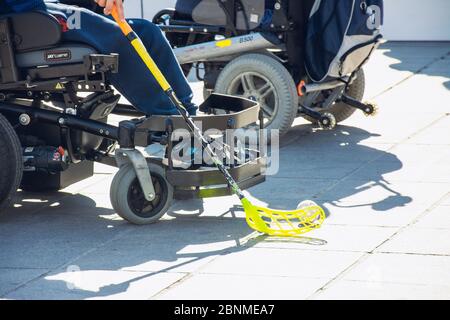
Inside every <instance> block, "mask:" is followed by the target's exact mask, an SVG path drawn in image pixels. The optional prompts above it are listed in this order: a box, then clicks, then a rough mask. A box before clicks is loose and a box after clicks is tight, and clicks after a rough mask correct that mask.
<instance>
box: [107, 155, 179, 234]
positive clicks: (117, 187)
mask: <svg viewBox="0 0 450 320" xmlns="http://www.w3.org/2000/svg"><path fill="white" fill-rule="evenodd" d="M149 169H150V175H151V177H152V182H153V186H154V188H155V195H156V197H155V199H154V200H153V201H147V200H146V199H145V197H144V193H143V192H142V188H141V185H140V183H139V180H138V178H137V176H136V172H135V170H134V168H133V165H131V164H127V165H125V166H123V167H122V168H121V169H120V170H119V172H118V173H117V174H116V176H115V177H114V179H113V182H112V184H111V189H110V198H111V204H112V206H113V208H114V209H115V210H116V212H117V214H118V215H119V216H121V217H122V218H123V219H125V220H127V221H128V222H131V223H133V224H137V225H146V224H152V223H155V222H157V221H158V220H159V219H160V218H162V216H164V214H166V212H167V211H168V210H169V208H170V206H171V204H172V201H173V186H172V185H171V184H170V183H169V182H168V181H167V179H166V175H165V170H164V168H163V167H161V166H160V165H157V164H154V163H149Z"/></svg>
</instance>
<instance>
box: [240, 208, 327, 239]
mask: <svg viewBox="0 0 450 320" xmlns="http://www.w3.org/2000/svg"><path fill="white" fill-rule="evenodd" d="M242 205H243V207H244V210H245V213H246V217H247V223H248V225H249V226H250V227H251V228H252V229H254V230H256V231H258V232H262V233H265V234H268V235H271V236H281V237H293V236H298V235H301V234H305V233H307V232H310V231H312V230H315V229H318V228H320V227H321V226H322V224H323V222H324V221H325V218H326V216H325V212H324V211H323V209H322V208H321V207H320V206H319V205H317V204H315V203H314V202H312V201H311V202H310V204H309V205H308V206H305V207H302V208H300V209H297V210H294V211H284V210H274V209H269V208H263V207H258V206H254V205H253V204H252V203H251V202H250V201H249V200H248V199H243V200H242Z"/></svg>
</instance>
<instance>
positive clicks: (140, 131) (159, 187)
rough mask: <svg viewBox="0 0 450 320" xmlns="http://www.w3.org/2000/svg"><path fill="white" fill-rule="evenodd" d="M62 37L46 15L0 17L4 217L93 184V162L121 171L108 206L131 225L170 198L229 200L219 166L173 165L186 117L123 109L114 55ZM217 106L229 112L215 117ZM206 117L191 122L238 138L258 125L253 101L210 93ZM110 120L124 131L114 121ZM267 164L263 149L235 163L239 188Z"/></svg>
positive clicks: (153, 214)
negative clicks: (13, 208) (30, 200)
mask: <svg viewBox="0 0 450 320" xmlns="http://www.w3.org/2000/svg"><path fill="white" fill-rule="evenodd" d="M35 26H39V28H36V27H35ZM61 37H62V26H61V25H60V23H59V21H58V20H57V19H56V18H55V17H54V16H52V15H51V14H49V13H47V12H40V11H35V12H29V13H23V14H11V15H4V16H0V62H1V65H0V210H5V208H7V207H8V206H9V205H10V204H11V203H13V202H14V198H15V194H16V191H17V190H18V189H22V190H23V191H35V192H36V191H48V190H52V191H54V190H60V189H63V188H66V187H67V186H69V185H71V184H74V183H76V182H78V181H81V180H83V179H86V178H89V177H91V176H92V175H93V174H94V162H99V163H103V164H107V165H111V166H115V167H119V168H120V169H119V171H118V173H117V174H116V175H115V177H114V180H113V182H112V184H111V189H110V195H111V203H112V206H113V208H114V209H115V210H116V212H117V213H118V214H119V215H120V216H121V217H123V218H124V219H126V220H128V221H130V222H132V223H135V224H148V223H153V222H155V221H157V220H158V219H160V218H161V217H162V216H163V215H164V214H165V213H166V212H167V211H168V209H169V208H170V205H171V203H172V200H173V199H181V200H182V199H188V198H195V197H202V198H203V197H217V196H225V195H229V194H232V191H231V189H230V188H229V187H228V186H227V183H226V181H225V179H224V178H223V176H222V175H221V174H220V172H219V171H218V170H217V169H215V168H212V167H207V166H201V167H192V168H188V169H180V168H177V167H176V166H174V164H173V161H172V152H171V151H172V149H173V147H174V143H175V142H174V141H172V140H173V139H172V134H173V132H174V131H175V130H177V129H183V128H185V129H187V126H186V124H185V123H184V121H183V119H182V117H180V116H151V117H146V116H145V115H144V114H142V113H140V112H139V111H137V110H136V109H135V108H134V107H133V106H131V105H128V104H123V103H120V102H119V100H120V97H121V96H120V94H118V93H117V92H116V91H114V88H112V86H111V85H110V83H109V81H108V78H109V77H110V75H111V74H113V73H117V72H119V63H120V57H119V56H118V55H117V54H114V53H110V54H99V53H97V52H96V50H94V49H93V48H91V47H89V46H87V45H85V44H81V43H64V42H63V41H62V40H61ZM216 108H220V109H225V110H227V113H226V114H223V115H213V114H212V113H213V112H212V110H213V109H216ZM200 110H201V111H202V112H203V116H199V117H195V121H198V122H200V123H201V125H202V127H203V130H204V131H207V130H208V129H213V128H214V129H216V130H219V131H221V132H225V131H226V130H228V129H230V130H236V129H239V128H242V127H246V126H249V125H253V124H255V123H257V122H258V121H260V120H261V119H262V114H261V112H260V110H259V105H258V104H257V103H255V102H253V101H250V100H246V99H242V98H236V97H231V96H226V95H218V94H215V95H212V96H211V97H209V98H208V99H207V100H206V101H205V102H204V103H203V104H202V105H201V106H200ZM111 116H114V117H117V119H118V125H112V124H110V123H108V120H109V119H110V118H111ZM260 123H262V121H260ZM152 144H161V145H162V146H164V147H165V148H167V150H166V155H167V158H168V161H163V159H162V158H161V157H155V156H152V155H149V154H146V153H145V150H144V148H146V147H147V146H149V145H152ZM167 158H166V159H165V160H167ZM264 159H265V157H264V155H263V153H262V152H260V151H259V150H257V151H256V156H255V157H252V158H246V159H244V161H243V162H239V163H235V162H232V163H231V164H230V165H229V166H230V167H231V168H230V170H231V172H232V175H233V177H234V178H235V179H236V180H237V181H238V182H239V185H240V186H241V187H242V188H243V189H246V188H249V187H251V186H254V185H256V184H259V183H262V182H263V181H264V180H265V178H264V175H263V171H264V166H265V160H264Z"/></svg>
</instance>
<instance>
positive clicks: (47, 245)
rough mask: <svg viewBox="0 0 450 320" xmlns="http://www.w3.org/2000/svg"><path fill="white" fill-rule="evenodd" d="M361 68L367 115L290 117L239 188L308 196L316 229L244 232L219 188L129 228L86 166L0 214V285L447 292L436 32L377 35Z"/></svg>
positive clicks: (275, 292)
mask: <svg viewBox="0 0 450 320" xmlns="http://www.w3.org/2000/svg"><path fill="white" fill-rule="evenodd" d="M366 70H367V78H368V84H367V95H366V97H367V98H376V100H377V101H378V102H379V104H380V107H381V113H380V115H379V116H378V117H377V118H374V119H373V118H365V117H364V116H363V115H360V114H358V115H356V116H354V117H353V118H351V119H350V120H349V121H347V122H345V123H344V124H343V125H342V126H340V127H339V128H338V129H337V130H336V131H333V132H321V131H317V132H315V130H314V129H313V128H312V127H311V126H310V125H308V124H306V123H305V122H303V121H302V120H298V122H297V123H296V124H295V127H294V128H293V129H292V131H291V132H290V133H289V135H288V137H287V138H286V139H285V140H284V141H283V146H284V147H283V149H282V156H281V170H280V172H279V174H278V175H277V176H275V177H272V178H270V179H269V180H268V182H267V183H265V184H263V185H260V186H258V187H255V188H253V189H252V190H251V192H252V193H253V194H254V195H255V196H257V197H259V198H261V199H264V200H265V201H267V203H268V204H270V205H271V206H278V207H286V208H292V207H295V206H296V205H297V203H298V202H299V200H302V199H306V198H312V199H314V200H316V201H318V202H320V203H322V204H323V205H324V206H325V207H326V208H327V209H328V210H329V211H330V217H329V218H328V220H327V221H326V223H325V225H324V227H323V228H322V229H321V230H318V231H316V232H313V233H310V234H308V237H304V238H299V239H295V240H287V239H274V238H267V237H262V236H257V235H255V234H254V233H252V231H251V230H249V229H248V228H247V226H246V224H245V221H244V220H243V219H242V217H243V214H242V212H241V211H242V210H241V209H240V208H239V206H238V202H237V201H236V200H235V199H234V198H232V197H231V198H226V199H213V200H208V201H205V202H201V201H197V202H190V203H184V204H183V203H178V204H177V205H176V206H175V207H174V209H173V210H172V211H171V212H170V214H169V215H168V216H167V217H166V218H165V220H164V221H163V222H161V223H159V224H157V225H153V226H146V227H135V226H132V225H129V224H127V223H125V222H123V221H122V220H121V219H119V218H118V217H117V216H116V215H115V213H114V211H113V210H112V209H111V205H110V203H109V197H108V191H109V184H110V181H111V178H112V174H111V173H112V171H111V170H110V169H106V168H104V167H97V174H96V175H95V176H94V177H93V178H91V179H89V180H86V181H84V182H82V183H79V184H77V185H74V186H72V187H70V188H68V189H66V190H64V191H63V192H60V193H55V194H23V195H22V197H23V199H22V201H21V202H20V203H18V204H17V205H16V208H15V209H13V210H11V211H10V212H8V213H6V214H3V215H2V216H1V217H0V297H2V298H10V299H42V298H44V299H86V298H91V299H98V298H101V299H103V298H107V299H115V298H125V299H167V298H174V299H216V298H217V299H222V298H223V299H225V298H232V299H241V298H249V299H277V298H280V299H284V298H286V299H328V298H331V299H341V298H342V299H352V298H363V299H372V298H387V299H394V298H402V299H413V298H424V299H435V298H436V299H449V298H450V272H449V270H450V117H449V114H450V113H449V110H450V109H449V107H450V43H436V44H432V43H429V44H408V43H399V44H397V43H392V44H387V45H384V46H383V47H382V48H381V49H380V50H379V51H378V52H377V53H376V54H375V57H374V58H373V59H372V60H371V61H370V64H369V65H368V66H367V68H366ZM193 85H194V86H195V87H196V88H198V84H193ZM198 89H200V88H198ZM196 91H198V93H199V95H200V90H196ZM181 208H183V209H184V210H181ZM229 208H232V210H231V212H230V210H229Z"/></svg>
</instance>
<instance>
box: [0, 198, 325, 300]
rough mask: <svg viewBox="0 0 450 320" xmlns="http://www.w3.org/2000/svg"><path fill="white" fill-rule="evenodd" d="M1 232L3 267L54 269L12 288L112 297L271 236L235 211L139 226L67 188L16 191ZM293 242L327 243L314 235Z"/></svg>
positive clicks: (44, 294) (36, 294)
mask: <svg viewBox="0 0 450 320" xmlns="http://www.w3.org/2000/svg"><path fill="white" fill-rule="evenodd" d="M94 198H95V196H94ZM193 209H194V208H193ZM234 210H237V211H238V210H240V208H239V207H235V208H234ZM0 234H1V235H2V239H3V241H0V268H1V267H3V268H18V269H20V268H29V269H43V270H45V269H48V270H53V271H51V272H50V273H49V274H46V275H44V276H43V277H41V278H40V279H38V280H36V281H35V282H34V283H30V284H29V285H28V286H27V288H26V291H25V292H22V293H21V292H20V290H19V292H17V294H16V293H14V292H11V293H10V294H9V295H7V296H8V297H11V298H18V299H21V298H27V299H28V298H31V299H86V298H101V297H108V296H113V295H116V294H121V293H125V292H127V291H128V290H129V288H130V286H133V285H134V284H135V283H138V282H140V281H144V282H146V281H150V283H152V282H153V281H158V276H159V275H161V274H163V277H164V276H167V274H168V273H174V274H175V275H176V274H177V273H186V272H190V271H192V270H193V269H196V268H198V267H199V266H201V265H203V264H204V263H207V262H208V261H210V260H213V259H215V258H216V257H219V256H224V255H227V254H230V253H236V252H239V251H243V250H246V249H248V248H250V247H252V246H254V245H255V244H257V243H258V242H260V241H263V240H265V239H266V237H261V236H260V235H259V234H256V233H254V232H253V231H252V230H251V229H249V228H248V226H247V224H246V222H245V220H244V219H242V218H237V217H236V216H234V217H228V218H224V217H198V218H195V217H193V216H178V217H177V218H172V219H170V218H169V220H163V221H161V222H159V223H157V224H154V225H149V226H135V225H131V224H128V223H127V222H124V221H123V220H121V219H119V218H118V217H117V216H116V215H115V212H114V211H113V210H111V209H107V208H103V207H101V206H98V205H97V203H96V202H95V201H94V200H93V199H91V198H88V197H86V196H83V195H79V194H75V195H74V194H67V193H63V192H59V193H58V192H55V193H46V194H39V193H22V192H21V193H19V197H18V199H17V201H16V202H15V208H12V209H10V210H8V211H7V212H4V213H2V215H1V216H0ZM272 241H275V239H272ZM280 241H281V240H280ZM296 241H299V242H300V241H301V243H302V244H310V245H323V244H324V242H321V240H318V239H312V238H302V239H300V238H299V239H297V240H296ZM98 249H100V250H98ZM117 272H119V273H120V275H118V273H117ZM124 275H125V276H124ZM123 276H124V277H125V278H123ZM155 278H156V279H155ZM169 284H170V283H169ZM153 294H154V293H152V294H151V295H150V296H152V295H153Z"/></svg>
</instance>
